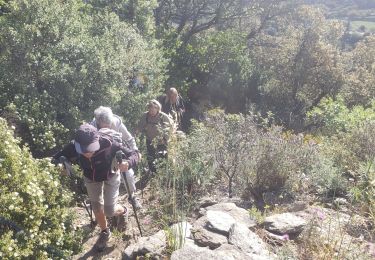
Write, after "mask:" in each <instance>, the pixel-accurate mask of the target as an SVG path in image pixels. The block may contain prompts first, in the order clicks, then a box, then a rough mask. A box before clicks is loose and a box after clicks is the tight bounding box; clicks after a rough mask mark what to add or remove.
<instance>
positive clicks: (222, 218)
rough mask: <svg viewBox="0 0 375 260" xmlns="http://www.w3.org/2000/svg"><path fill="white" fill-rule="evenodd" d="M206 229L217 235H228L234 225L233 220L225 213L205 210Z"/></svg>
mask: <svg viewBox="0 0 375 260" xmlns="http://www.w3.org/2000/svg"><path fill="white" fill-rule="evenodd" d="M206 217H207V228H209V229H210V230H214V231H217V232H219V233H223V234H228V232H229V229H230V228H231V226H232V225H233V224H234V223H236V221H235V219H234V218H233V217H232V216H231V215H229V214H228V213H226V212H222V211H217V210H207V212H206Z"/></svg>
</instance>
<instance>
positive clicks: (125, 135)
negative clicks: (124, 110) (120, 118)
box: [119, 122, 138, 150]
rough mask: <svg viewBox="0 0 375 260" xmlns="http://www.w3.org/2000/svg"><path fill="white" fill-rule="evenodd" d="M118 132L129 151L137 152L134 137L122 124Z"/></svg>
mask: <svg viewBox="0 0 375 260" xmlns="http://www.w3.org/2000/svg"><path fill="white" fill-rule="evenodd" d="M119 132H120V133H121V134H122V140H123V141H124V142H125V143H126V145H127V146H128V147H129V148H130V149H131V150H138V147H137V144H136V143H135V139H134V137H133V136H132V135H131V133H130V132H129V131H128V129H127V128H126V126H125V125H124V124H123V123H122V122H121V125H120V126H119Z"/></svg>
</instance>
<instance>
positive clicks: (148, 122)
mask: <svg viewBox="0 0 375 260" xmlns="http://www.w3.org/2000/svg"><path fill="white" fill-rule="evenodd" d="M172 126H173V121H172V119H171V118H170V117H169V116H168V115H166V114H165V113H163V112H159V113H158V114H157V115H156V116H150V115H149V113H148V112H145V113H144V114H143V115H142V118H141V120H140V121H139V123H138V127H137V129H138V131H143V132H144V133H145V134H146V137H147V139H148V140H150V141H152V140H154V139H155V138H159V140H160V142H162V141H163V139H165V137H166V136H168V135H169V132H170V131H171V130H172Z"/></svg>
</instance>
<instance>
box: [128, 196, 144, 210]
mask: <svg viewBox="0 0 375 260" xmlns="http://www.w3.org/2000/svg"><path fill="white" fill-rule="evenodd" d="M128 202H129V203H130V204H131V205H132V206H133V205H134V206H135V208H136V209H141V208H142V204H141V203H140V202H139V199H138V198H137V197H136V196H135V195H133V196H131V197H129V198H128ZM133 203H134V204H133Z"/></svg>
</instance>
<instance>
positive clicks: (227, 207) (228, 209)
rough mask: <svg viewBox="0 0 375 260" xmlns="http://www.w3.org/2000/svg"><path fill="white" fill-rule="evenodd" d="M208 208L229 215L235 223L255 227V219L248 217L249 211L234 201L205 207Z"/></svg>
mask: <svg viewBox="0 0 375 260" xmlns="http://www.w3.org/2000/svg"><path fill="white" fill-rule="evenodd" d="M208 210H215V211H222V212H225V213H228V214H229V215H231V216H232V217H233V218H234V220H235V222H236V223H243V224H245V225H246V226H247V227H249V228H250V227H255V226H256V225H257V224H256V222H255V220H253V219H251V218H250V215H249V212H248V211H247V210H246V209H243V208H239V207H237V206H236V204H234V203H219V204H215V205H212V206H209V207H207V208H206V211H208Z"/></svg>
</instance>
